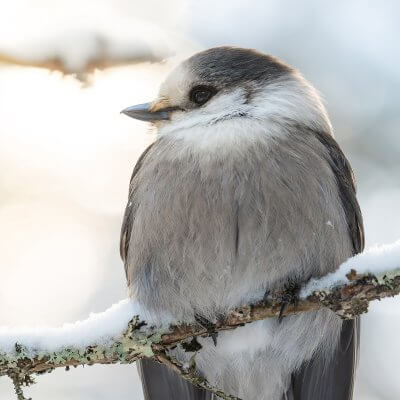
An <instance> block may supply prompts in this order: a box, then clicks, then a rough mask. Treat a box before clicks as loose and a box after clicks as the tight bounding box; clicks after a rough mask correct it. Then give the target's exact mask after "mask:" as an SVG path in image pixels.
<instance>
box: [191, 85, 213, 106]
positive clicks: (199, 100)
mask: <svg viewBox="0 0 400 400" xmlns="http://www.w3.org/2000/svg"><path fill="white" fill-rule="evenodd" d="M215 93H216V90H215V89H214V88H211V87H208V86H196V87H194V88H193V89H192V90H191V92H190V96H189V97H190V100H191V101H193V103H196V104H197V105H199V106H202V105H203V104H205V103H207V101H208V100H210V99H211V97H212V96H214V94H215Z"/></svg>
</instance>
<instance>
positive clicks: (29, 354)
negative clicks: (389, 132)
mask: <svg viewBox="0 0 400 400" xmlns="http://www.w3.org/2000/svg"><path fill="white" fill-rule="evenodd" d="M399 293H400V241H397V242H396V243H394V244H391V245H384V246H380V247H374V248H372V249H370V250H368V251H365V252H364V253H362V254H359V255H357V256H355V257H352V258H350V259H349V260H348V261H346V262H345V263H343V264H342V265H341V266H340V268H339V269H338V270H337V271H336V272H334V273H331V274H329V275H326V276H324V277H322V278H320V279H313V280H311V281H310V282H309V283H308V284H307V285H306V286H305V287H303V289H302V291H301V293H300V300H299V302H298V303H297V304H296V305H289V306H288V307H287V308H286V310H285V315H287V314H296V313H300V312H305V311H311V310H316V309H319V308H321V307H328V308H330V309H331V310H333V311H334V312H335V313H337V314H338V315H340V316H341V317H342V318H345V319H348V318H354V317H355V316H357V315H360V314H362V313H365V312H367V310H368V304H369V302H370V301H372V300H377V299H382V298H385V297H390V296H395V295H397V294H399ZM279 311H280V301H279V294H274V295H272V296H271V297H270V298H268V299H266V300H263V301H260V302H259V303H257V304H253V305H245V306H243V307H239V308H237V309H236V310H234V311H232V312H231V313H230V314H228V315H226V316H225V318H223V319H221V320H220V321H218V322H216V324H215V328H214V329H213V332H215V331H217V332H218V331H223V330H231V329H235V328H237V327H239V326H243V325H244V324H247V323H250V322H253V321H257V320H262V319H266V318H271V317H277V316H278V315H279ZM210 334H212V333H211V332H210V331H207V330H206V329H205V328H204V327H202V326H201V325H198V324H196V323H193V324H180V325H171V324H170V323H168V322H164V323H162V324H159V325H157V326H155V325H154V324H153V322H152V320H151V317H150V316H149V315H148V314H146V312H145V311H144V310H142V309H140V307H138V305H137V304H135V303H134V302H133V301H131V300H123V301H121V302H120V303H118V304H116V305H114V306H112V307H111V308H109V309H108V310H106V311H105V312H103V313H99V314H92V315H90V317H89V318H88V319H86V320H84V321H78V322H76V323H74V324H65V325H64V326H62V327H60V328H42V329H11V328H0V375H7V376H9V377H10V378H11V379H12V380H13V382H14V385H15V390H16V394H17V397H18V399H19V400H23V399H24V396H23V393H22V389H21V386H23V385H28V384H30V383H32V382H33V380H32V375H33V374H41V373H45V372H51V371H52V370H54V369H55V368H60V367H63V368H66V369H69V367H71V366H74V367H75V366H78V365H93V364H115V363H133V362H135V361H136V360H138V359H140V358H142V357H152V358H154V359H156V360H158V361H159V362H161V363H164V364H166V365H168V366H169V367H171V368H173V369H174V370H176V371H177V372H178V373H179V374H181V375H182V376H183V377H184V378H186V379H188V380H190V381H191V382H193V383H194V384H196V385H198V386H200V387H203V388H207V389H209V390H211V391H212V392H214V393H216V394H217V395H218V396H220V397H221V398H224V399H235V397H232V396H230V395H228V394H224V393H222V392H220V391H219V390H218V388H214V387H211V386H210V385H209V384H208V383H207V382H206V381H205V380H204V379H203V378H201V377H199V376H198V375H196V374H195V371H194V369H193V368H192V367H190V366H189V367H187V366H184V365H181V364H180V363H179V362H178V361H177V360H176V359H174V358H173V357H171V356H170V355H169V354H168V350H169V349H170V348H172V347H174V346H176V345H181V346H182V347H183V349H184V350H185V351H188V352H193V353H194V355H195V353H196V351H198V350H199V349H200V348H201V346H200V344H199V343H198V342H197V341H196V339H195V338H196V337H198V336H208V335H210Z"/></svg>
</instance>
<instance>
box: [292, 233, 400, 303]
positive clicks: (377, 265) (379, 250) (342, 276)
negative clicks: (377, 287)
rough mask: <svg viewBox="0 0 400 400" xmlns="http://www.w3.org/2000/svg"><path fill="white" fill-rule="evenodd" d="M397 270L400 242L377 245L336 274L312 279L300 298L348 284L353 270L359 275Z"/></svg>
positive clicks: (399, 258) (399, 257)
mask: <svg viewBox="0 0 400 400" xmlns="http://www.w3.org/2000/svg"><path fill="white" fill-rule="evenodd" d="M397 268H400V240H397V241H396V242H394V243H391V244H384V245H380V246H378V245H375V246H373V247H371V248H369V249H368V250H365V251H364V252H363V253H361V254H357V255H355V256H354V257H351V258H349V259H348V260H347V261H345V262H344V263H343V264H342V265H341V266H340V267H339V269H337V270H336V271H335V272H332V273H330V274H328V275H326V276H324V277H323V278H320V279H311V281H310V282H309V283H308V284H307V285H306V286H305V287H304V288H303V289H302V291H301V293H300V297H302V298H304V297H307V296H309V295H310V294H311V293H312V292H314V291H317V290H322V289H330V288H333V287H335V286H339V285H342V284H345V283H347V282H348V279H347V278H346V274H348V273H349V272H350V270H352V269H354V270H356V271H357V273H358V274H365V273H372V274H374V275H379V274H382V273H384V272H388V271H391V270H395V269H397Z"/></svg>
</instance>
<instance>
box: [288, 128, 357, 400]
mask: <svg viewBox="0 0 400 400" xmlns="http://www.w3.org/2000/svg"><path fill="white" fill-rule="evenodd" d="M315 136H316V137H317V139H318V140H319V141H320V143H321V144H323V146H324V147H325V148H326V150H327V154H328V158H327V161H328V163H329V165H330V166H331V168H332V171H333V173H334V174H335V177H336V181H337V185H338V188H339V193H340V198H341V201H342V205H343V209H344V212H345V215H346V220H347V225H348V231H349V236H350V239H351V241H352V244H353V254H357V253H360V252H361V251H362V250H363V249H364V228H363V221H362V215H361V210H360V207H359V205H358V201H357V198H356V189H355V182H354V176H353V171H352V169H351V167H350V164H349V162H348V160H347V159H346V157H345V155H344V154H343V152H342V150H341V149H340V147H339V145H338V144H337V143H336V141H335V139H334V138H333V137H332V136H330V135H327V134H323V133H319V132H318V133H315ZM359 335H360V321H359V319H355V320H349V321H344V322H343V327H342V332H341V336H340V342H339V346H338V348H337V349H336V351H335V353H334V355H333V357H332V358H331V360H330V361H327V360H325V359H324V357H318V356H316V357H315V358H314V359H312V360H311V361H309V362H307V363H306V364H305V365H303V367H302V368H301V369H300V370H299V371H298V372H297V373H295V374H294V375H293V378H292V385H291V388H290V390H289V393H288V394H287V395H286V398H287V399H293V400H322V399H323V400H350V399H351V398H352V395H353V384H354V373H355V367H356V364H357V359H358V348H359Z"/></svg>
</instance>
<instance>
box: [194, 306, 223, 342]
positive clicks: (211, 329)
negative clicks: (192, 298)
mask: <svg viewBox="0 0 400 400" xmlns="http://www.w3.org/2000/svg"><path fill="white" fill-rule="evenodd" d="M194 319H195V320H196V322H197V323H198V324H199V325H201V326H202V327H203V328H205V329H206V330H207V333H208V335H209V336H210V337H211V339H212V341H213V343H214V346H216V345H217V336H218V332H217V331H216V330H215V324H214V323H212V322H211V321H209V320H208V319H207V318H204V317H203V316H201V315H199V314H195V316H194Z"/></svg>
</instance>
